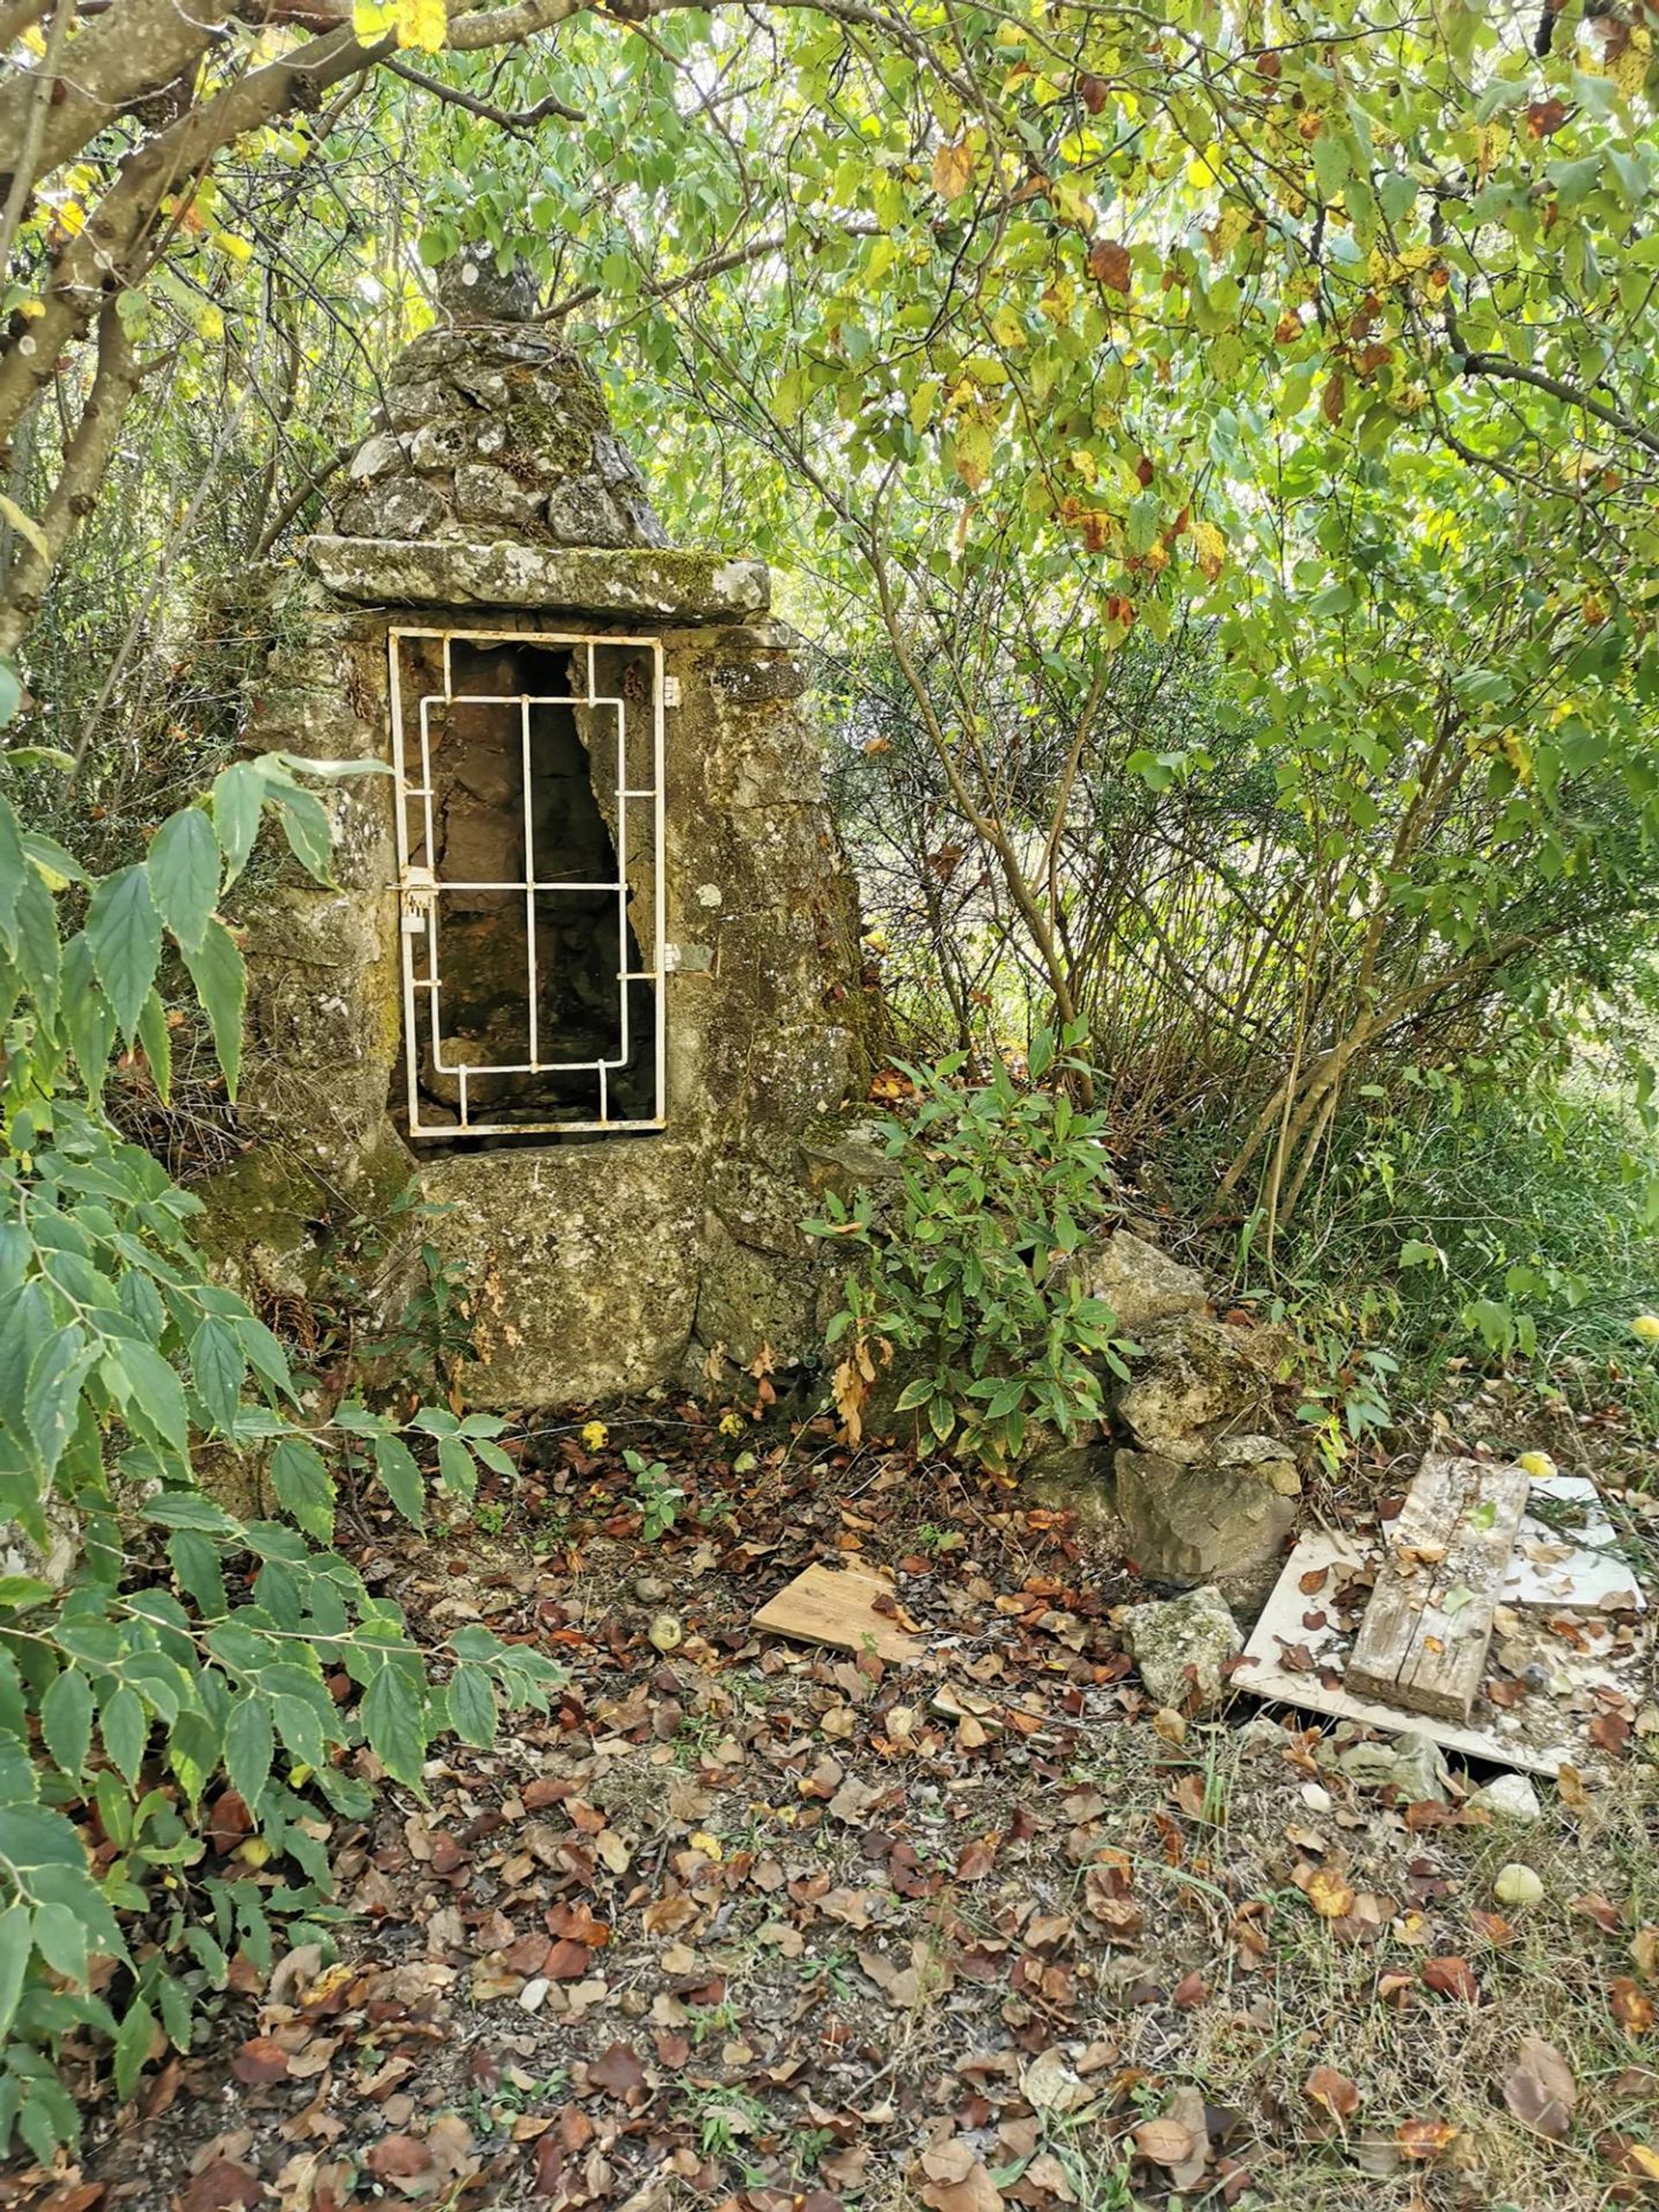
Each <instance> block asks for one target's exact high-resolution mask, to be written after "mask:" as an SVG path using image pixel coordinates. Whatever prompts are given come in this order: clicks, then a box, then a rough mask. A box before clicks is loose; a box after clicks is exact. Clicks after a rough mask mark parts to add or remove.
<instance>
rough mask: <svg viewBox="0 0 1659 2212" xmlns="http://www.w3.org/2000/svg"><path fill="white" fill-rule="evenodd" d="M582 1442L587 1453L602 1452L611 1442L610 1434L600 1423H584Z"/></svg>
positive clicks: (602, 1423) (601, 1422)
mask: <svg viewBox="0 0 1659 2212" xmlns="http://www.w3.org/2000/svg"><path fill="white" fill-rule="evenodd" d="M581 1433H582V1443H583V1444H584V1446H586V1447H587V1449H588V1451H589V1452H602V1451H603V1450H604V1448H605V1446H607V1444H608V1443H609V1442H610V1440H611V1432H610V1430H609V1429H608V1428H607V1427H606V1426H605V1424H604V1422H603V1421H584V1422H583V1423H582V1432H581Z"/></svg>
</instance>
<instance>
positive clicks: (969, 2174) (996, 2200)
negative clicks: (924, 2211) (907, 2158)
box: [916, 2138, 1002, 2212]
mask: <svg viewBox="0 0 1659 2212" xmlns="http://www.w3.org/2000/svg"><path fill="white" fill-rule="evenodd" d="M919 2170H920V2171H921V2173H922V2175H923V2177H924V2178H923V2179H922V2180H921V2182H920V2183H918V2187H917V2190H916V2194H917V2195H918V2196H919V2197H920V2198H921V2200H922V2202H923V2203H924V2204H928V2205H931V2207H932V2208H933V2212H1001V2208H1002V2192H1001V2190H1000V2189H998V2187H997V2185H996V2183H995V2182H994V2181H993V2180H992V2179H991V2176H990V2170H989V2168H988V2166H987V2165H986V2164H985V2163H984V2161H983V2160H982V2159H981V2158H978V2157H976V2154H975V2152H974V2149H973V2146H972V2145H971V2144H969V2143H967V2142H964V2141H963V2140H962V2139H960V2138H959V2139H957V2141H955V2142H953V2143H939V2144H936V2145H934V2146H933V2147H932V2148H931V2150H927V2151H924V2152H923V2153H922V2156H921V2158H920V2161H919Z"/></svg>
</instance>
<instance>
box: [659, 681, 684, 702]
mask: <svg viewBox="0 0 1659 2212" xmlns="http://www.w3.org/2000/svg"><path fill="white" fill-rule="evenodd" d="M679 703H680V679H679V677H677V676H665V677H664V678H663V704H664V706H665V707H677V706H678V705H679Z"/></svg>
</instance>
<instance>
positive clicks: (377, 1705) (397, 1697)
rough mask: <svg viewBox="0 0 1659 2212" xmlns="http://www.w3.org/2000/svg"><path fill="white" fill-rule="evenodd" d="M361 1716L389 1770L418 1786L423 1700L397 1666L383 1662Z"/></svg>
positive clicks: (422, 1747)
mask: <svg viewBox="0 0 1659 2212" xmlns="http://www.w3.org/2000/svg"><path fill="white" fill-rule="evenodd" d="M359 1719H361V1721H362V1724H363V1734H364V1737H365V1740H366V1741H367V1744H368V1746H369V1749H370V1750H371V1751H372V1752H373V1753H374V1755H375V1757H376V1758H378V1760H379V1761H380V1764H382V1765H383V1766H384V1767H385V1770H386V1771H387V1773H388V1774H390V1775H391V1776H393V1777H395V1778H396V1779H397V1781H399V1782H403V1783H408V1784H409V1786H410V1788H411V1789H418V1787H419V1786H420V1780H421V1762H422V1760H423V1759H424V1758H425V1757H426V1729H425V1726H424V1721H423V1714H422V1711H421V1706H420V1700H418V1698H417V1697H416V1694H415V1692H414V1690H413V1689H412V1688H411V1687H410V1684H409V1683H408V1682H407V1681H405V1680H404V1677H403V1675H401V1674H400V1673H399V1672H398V1670H397V1668H396V1667H394V1666H391V1665H384V1666H382V1668H381V1669H380V1671H379V1672H378V1674H377V1675H376V1676H375V1678H374V1680H373V1681H372V1682H371V1683H370V1684H369V1687H368V1689H367V1691H366V1692H365V1695H364V1699H363V1704H362V1707H361V1710H360V1713H359Z"/></svg>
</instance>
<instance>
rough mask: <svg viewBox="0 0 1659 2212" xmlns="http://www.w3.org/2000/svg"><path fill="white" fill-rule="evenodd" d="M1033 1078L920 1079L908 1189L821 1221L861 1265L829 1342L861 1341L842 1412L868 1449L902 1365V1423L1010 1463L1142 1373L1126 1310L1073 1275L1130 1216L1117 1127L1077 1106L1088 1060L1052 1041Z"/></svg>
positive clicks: (848, 1349)
mask: <svg viewBox="0 0 1659 2212" xmlns="http://www.w3.org/2000/svg"><path fill="white" fill-rule="evenodd" d="M1029 1065H1030V1073H1031V1087H1029V1088H1027V1087H1022V1086H1021V1085H1020V1084H1019V1083H1017V1082H1016V1081H1015V1080H1014V1077H1013V1075H1012V1074H1011V1073H1010V1072H1009V1071H1008V1070H1007V1068H1006V1067H1004V1066H1002V1065H1001V1064H999V1065H997V1067H996V1069H995V1073H994V1074H993V1075H992V1077H991V1079H990V1081H989V1082H988V1083H986V1084H976V1085H963V1084H961V1083H959V1082H958V1080H957V1078H958V1077H959V1076H960V1074H961V1071H962V1069H963V1058H962V1056H961V1055H960V1054H958V1055H957V1056H955V1057H953V1058H949V1059H945V1060H942V1061H940V1062H939V1063H938V1065H937V1066H936V1067H933V1068H931V1069H928V1068H920V1067H908V1066H907V1067H906V1069H905V1071H904V1072H905V1074H906V1076H907V1077H909V1078H910V1080H911V1082H912V1084H914V1085H915V1087H916V1090H917V1092H918V1104H917V1105H916V1108H915V1109H914V1111H913V1112H912V1114H911V1116H909V1118H908V1120H906V1121H899V1120H898V1119H894V1118H887V1119H886V1120H884V1122H883V1123H882V1128H883V1130H884V1132H885V1134H886V1136H887V1154H888V1156H889V1158H891V1159H893V1160H898V1161H899V1163H900V1174H899V1186H898V1189H897V1191H896V1192H893V1193H892V1194H891V1195H890V1196H883V1195H880V1194H877V1193H874V1192H870V1191H868V1190H865V1191H860V1192H857V1193H856V1194H855V1198H854V1200H853V1203H852V1205H850V1206H849V1205H845V1204H844V1203H843V1202H842V1200H840V1199H839V1198H836V1197H835V1196H833V1195H832V1196H831V1197H830V1198H829V1201H828V1203H827V1204H826V1206H825V1210H824V1215H823V1218H822V1219H821V1220H817V1221H810V1222H808V1223H807V1224H806V1227H807V1228H808V1229H809V1230H810V1231H811V1233H812V1234H813V1235H815V1236H826V1237H834V1238H837V1239H840V1240H842V1241H843V1242H844V1243H847V1244H848V1245H849V1246H850V1247H851V1248H853V1250H854V1252H855V1255H856V1256H855V1259H854V1261H853V1263H852V1266H851V1268H850V1270H849V1274H848V1277H847V1281H846V1286H845V1290H844V1294H843V1297H844V1302H843V1304H842V1309H841V1311H840V1312H839V1313H837V1314H836V1316H835V1318H834V1319H833V1320H832V1321H831V1323H830V1325H829V1342H830V1343H831V1344H844V1346H845V1349H844V1352H843V1356H842V1361H841V1363H840V1365H839V1366H838V1368H837V1369H836V1382H835V1389H836V1403H837V1405H838V1407H839V1408H840V1409H841V1412H842V1418H843V1419H844V1420H845V1421H846V1422H847V1424H848V1427H849V1430H850V1431H851V1433H853V1434H854V1435H855V1436H856V1435H857V1434H858V1433H859V1432H860V1429H861V1425H862V1418H863V1414H864V1410H865V1408H866V1407H867V1405H868V1401H869V1398H870V1395H871V1392H872V1390H873V1389H874V1386H875V1384H876V1383H877V1381H878V1378H879V1376H880V1374H881V1372H882V1370H884V1369H885V1368H887V1367H889V1366H892V1365H894V1364H895V1363H896V1364H897V1366H898V1368H899V1371H900V1372H901V1373H904V1374H907V1375H910V1376H911V1379H909V1380H907V1381H906V1383H905V1385H904V1388H903V1389H902V1390H901V1391H900V1392H899V1395H898V1399H897V1401H896V1404H895V1407H894V1410H895V1411H896V1412H900V1413H903V1412H907V1411H910V1410H911V1409H912V1408H914V1409H915V1410H916V1411H918V1413H920V1414H921V1415H922V1418H923V1421H924V1422H925V1427H926V1429H927V1430H928V1432H929V1433H931V1436H932V1437H933V1438H934V1439H935V1440H936V1441H938V1443H940V1444H944V1443H945V1442H947V1441H948V1440H950V1439H951V1438H952V1437H953V1436H954V1437H956V1438H957V1440H958V1441H959V1443H960V1444H961V1445H962V1446H963V1448H965V1449H966V1450H969V1451H970V1452H974V1453H976V1455H977V1456H978V1457H979V1458H981V1459H983V1460H985V1461H986V1462H987V1463H988V1465H1006V1464H1007V1462H1008V1461H1010V1460H1011V1459H1016V1458H1017V1457H1018V1456H1019V1454H1020V1452H1021V1450H1022V1449H1023V1448H1024V1446H1025V1444H1026V1440H1027V1432H1028V1430H1029V1429H1030V1427H1031V1426H1032V1424H1033V1423H1034V1422H1038V1421H1041V1422H1045V1423H1046V1424H1048V1425H1049V1426H1050V1427H1053V1428H1054V1429H1056V1430H1058V1432H1059V1433H1060V1434H1061V1435H1062V1436H1063V1437H1065V1438H1067V1439H1070V1438H1071V1437H1074V1436H1075V1435H1077V1433H1078V1432H1079V1430H1080V1429H1082V1428H1084V1427H1086V1426H1087V1425H1089V1424H1090V1423H1092V1422H1095V1421H1099V1419H1100V1418H1101V1415H1102V1413H1103V1402H1102V1389H1103V1382H1102V1376H1101V1369H1102V1368H1103V1367H1104V1368H1106V1369H1109V1370H1110V1371H1111V1372H1113V1373H1114V1374H1116V1375H1119V1376H1123V1375H1125V1374H1126V1373H1127V1370H1126V1369H1125V1367H1124V1365H1123V1362H1122V1357H1121V1356H1120V1351H1119V1350H1118V1348H1117V1346H1116V1344H1115V1342H1114V1337H1113V1332H1114V1329H1115V1328H1116V1317H1115V1316H1114V1314H1113V1313H1112V1310H1111V1308H1110V1307H1109V1306H1108V1305H1106V1304H1105V1303H1104V1301H1103V1300H1100V1299H1097V1298H1092V1297H1090V1296H1089V1295H1088V1294H1087V1293H1086V1291H1085V1290H1084V1287H1083V1285H1082V1283H1081V1282H1080V1281H1079V1280H1078V1278H1077V1274H1076V1272H1075V1271H1074V1270H1072V1269H1071V1268H1067V1267H1065V1265H1064V1264H1063V1262H1065V1260H1066V1259H1067V1258H1068V1257H1069V1256H1070V1255H1071V1254H1073V1253H1075V1252H1076V1251H1077V1249H1079V1247H1080V1246H1081V1245H1083V1244H1084V1242H1085V1241H1086V1240H1087V1239H1088V1238H1089V1236H1090V1235H1091V1234H1092V1233H1093V1231H1094V1230H1096V1227H1097V1226H1098V1225H1099V1224H1100V1223H1101V1222H1102V1221H1103V1219H1104V1218H1105V1217H1107V1216H1108V1215H1109V1214H1110V1213H1111V1212H1112V1211H1114V1207H1115V1188H1116V1185H1115V1179H1114V1175H1113V1172H1112V1167H1111V1163H1110V1160H1109V1157H1108V1155H1107V1152H1106V1147H1105V1138H1104V1128H1105V1118H1106V1117H1105V1116H1104V1115H1103V1114H1101V1113H1085V1112H1084V1111H1082V1110H1081V1109H1079V1108H1078V1107H1077V1105H1075V1104H1074V1103H1073V1102H1072V1100H1071V1096H1069V1094H1068V1092H1067V1090H1065V1088H1064V1081H1065V1077H1069V1076H1071V1075H1074V1074H1076V1073H1078V1072H1080V1070H1081V1064H1080V1063H1079V1062H1077V1061H1076V1060H1075V1059H1072V1058H1067V1057H1065V1056H1064V1054H1063V1053H1062V1052H1059V1051H1058V1050H1057V1047H1056V1045H1055V1041H1054V1039H1052V1036H1050V1035H1049V1034H1048V1033H1046V1032H1044V1033H1039V1036H1038V1037H1037V1039H1035V1041H1034V1042H1033V1046H1032V1049H1031V1054H1030V1061H1029ZM1049 1082H1052V1083H1053V1084H1055V1087H1054V1088H1052V1089H1045V1088H1043V1087H1042V1086H1043V1085H1044V1084H1046V1083H1049ZM912 1370H914V1371H913V1373H912Z"/></svg>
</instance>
